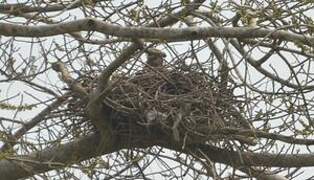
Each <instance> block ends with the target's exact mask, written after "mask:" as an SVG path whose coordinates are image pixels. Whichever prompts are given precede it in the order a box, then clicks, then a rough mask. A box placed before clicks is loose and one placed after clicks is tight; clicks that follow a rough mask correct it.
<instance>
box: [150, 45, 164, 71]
mask: <svg viewBox="0 0 314 180" xmlns="http://www.w3.org/2000/svg"><path fill="white" fill-rule="evenodd" d="M146 54H147V61H146V64H147V65H149V66H151V67H162V66H163V62H164V59H163V58H164V57H166V54H165V53H163V52H162V51H160V50H158V49H156V48H149V49H147V51H146Z"/></svg>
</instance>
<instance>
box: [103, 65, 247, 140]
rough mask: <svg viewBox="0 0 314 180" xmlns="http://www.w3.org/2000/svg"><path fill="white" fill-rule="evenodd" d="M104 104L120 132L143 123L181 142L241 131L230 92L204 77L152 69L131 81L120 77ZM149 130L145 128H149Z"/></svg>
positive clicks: (132, 78)
mask: <svg viewBox="0 0 314 180" xmlns="http://www.w3.org/2000/svg"><path fill="white" fill-rule="evenodd" d="M113 82H115V84H114V85H113V86H114V88H113V89H112V91H111V93H110V95H108V96H107V97H106V98H105V99H104V103H105V105H106V107H109V108H110V110H111V115H110V118H111V119H112V121H113V124H114V126H115V127H117V129H125V128H123V127H129V124H134V123H135V124H137V125H138V127H141V128H140V130H142V131H143V129H144V131H156V129H158V132H159V133H164V134H166V135H169V136H171V137H172V138H174V139H175V140H177V141H179V140H183V139H189V140H193V141H195V140H198V141H203V140H209V139H211V140H216V139H217V138H219V133H217V132H218V130H219V129H221V128H224V127H236V128H239V127H240V128H241V125H240V123H239V122H238V120H237V118H238V116H239V112H238V111H237V110H236V107H235V106H236V105H237V104H239V102H237V101H236V99H235V98H234V96H233V95H232V93H231V90H230V89H221V88H219V83H217V82H215V81H214V80H213V79H211V78H210V77H208V75H205V74H203V73H200V72H193V71H189V72H178V71H171V70H165V69H157V68H155V69H149V70H143V71H142V72H140V73H137V74H136V75H134V76H133V77H131V78H125V77H119V76H116V77H114V78H113ZM143 127H145V128H143Z"/></svg>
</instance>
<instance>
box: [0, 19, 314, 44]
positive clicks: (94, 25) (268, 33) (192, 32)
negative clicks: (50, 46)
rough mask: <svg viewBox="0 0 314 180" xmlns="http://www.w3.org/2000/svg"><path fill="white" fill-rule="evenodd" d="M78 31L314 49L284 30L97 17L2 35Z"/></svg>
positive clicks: (9, 29) (2, 28) (311, 40)
mask: <svg viewBox="0 0 314 180" xmlns="http://www.w3.org/2000/svg"><path fill="white" fill-rule="evenodd" d="M77 31H97V32H100V33H103V34H106V35H112V36H117V37H122V38H132V39H133V38H145V39H151V40H154V41H155V40H156V39H158V40H165V41H188V40H198V39H204V38H209V37H224V38H263V37H269V38H270V39H280V40H283V41H289V42H296V43H302V44H305V45H309V46H313V45H314V37H310V36H305V35H300V34H295V33H290V32H287V31H283V30H274V29H265V28H251V27H188V28H152V27H123V26H119V25H113V24H110V23H106V22H103V21H100V20H97V19H93V18H85V19H81V20H75V21H71V22H65V23H59V24H54V25H40V26H25V25H16V24H9V23H0V35H5V36H20V37H46V36H53V35H59V34H64V33H72V32H77Z"/></svg>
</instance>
